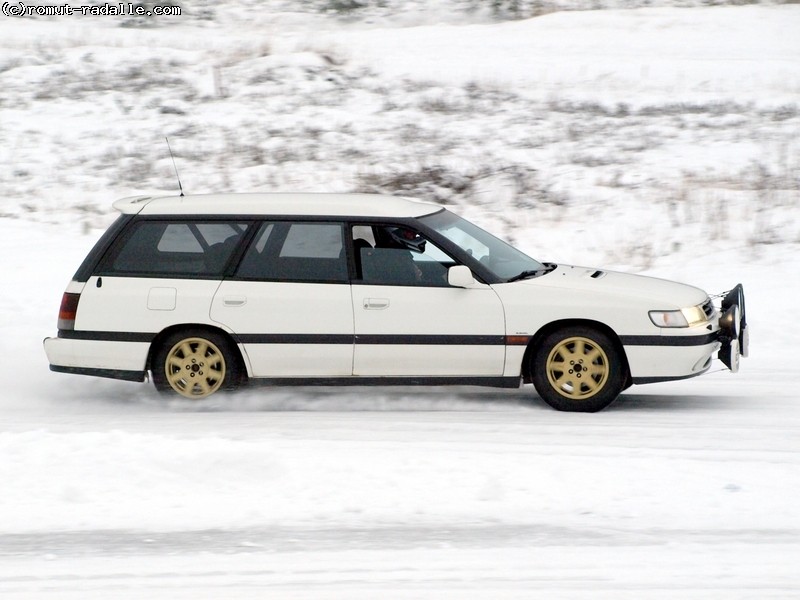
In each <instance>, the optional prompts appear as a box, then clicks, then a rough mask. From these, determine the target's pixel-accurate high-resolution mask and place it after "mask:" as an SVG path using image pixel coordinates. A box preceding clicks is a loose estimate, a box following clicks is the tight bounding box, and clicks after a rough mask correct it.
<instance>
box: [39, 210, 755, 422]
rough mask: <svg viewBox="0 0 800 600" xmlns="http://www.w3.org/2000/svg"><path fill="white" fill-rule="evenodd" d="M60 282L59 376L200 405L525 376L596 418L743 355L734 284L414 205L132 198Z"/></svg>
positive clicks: (544, 393) (507, 383) (511, 383)
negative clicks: (539, 242)
mask: <svg viewBox="0 0 800 600" xmlns="http://www.w3.org/2000/svg"><path fill="white" fill-rule="evenodd" d="M114 207H115V208H116V209H118V210H119V211H120V212H121V213H122V214H121V215H120V216H119V218H118V219H117V220H116V221H115V222H114V224H113V225H112V226H111V227H110V228H109V229H108V231H106V232H105V234H104V235H103V236H102V237H101V238H100V240H99V241H98V242H97V244H96V245H95V246H94V248H93V249H92V251H91V252H90V253H89V255H88V256H87V257H86V259H85V260H84V261H83V264H82V265H81V266H80V268H79V269H78V271H77V272H76V273H75V275H74V277H73V279H72V281H71V282H70V283H69V285H68V287H67V290H66V292H65V293H64V296H63V299H62V302H61V308H60V311H59V316H58V337H55V338H47V339H45V341H44V346H45V351H46V353H47V357H48V360H49V362H50V368H51V369H52V370H53V371H59V372H64V373H80V374H86V375H95V376H100V377H111V378H116V379H125V380H131V381H144V380H145V379H146V378H147V374H148V371H149V372H151V373H152V378H153V382H154V383H155V386H156V388H157V389H159V390H162V391H164V392H167V393H172V394H180V395H182V396H185V397H188V398H192V399H200V398H205V397H207V396H209V395H210V394H213V393H214V392H216V391H218V390H232V389H235V388H237V387H239V386H241V385H243V384H245V383H246V382H248V381H250V382H254V381H263V382H266V383H271V384H283V385H290V384H299V385H312V384H324V385H334V384H341V383H346V384H354V385H390V384H402V385H410V384H423V385H445V384H457V385H485V386H497V387H518V386H520V385H521V384H522V383H523V382H532V383H533V384H534V386H535V387H536V390H537V392H538V393H539V395H540V396H541V397H542V399H544V401H545V402H547V403H548V404H549V405H551V406H553V407H554V408H557V409H559V410H570V411H584V412H593V411H597V410H600V409H602V408H604V407H605V406H607V405H608V404H610V403H611V402H612V401H613V400H614V399H615V398H616V397H617V396H618V395H619V394H620V392H621V391H622V390H624V389H625V388H627V387H628V386H630V385H631V384H641V383H652V382H658V381H669V380H674V379H682V378H687V377H693V376H695V375H700V374H702V373H704V372H705V371H707V370H708V368H709V366H710V365H711V363H712V360H713V358H714V356H715V355H717V357H718V358H719V359H720V360H721V361H722V362H723V363H724V364H725V365H726V366H727V367H728V368H729V369H731V370H732V371H734V372H735V371H737V370H738V365H739V356H740V355H742V356H746V355H747V339H748V333H747V323H746V320H745V311H744V292H743V289H742V286H741V285H737V286H736V287H734V288H733V289H732V290H731V291H730V292H728V293H727V294H726V295H725V296H724V298H722V300H721V303H720V304H721V306H720V307H719V308H716V307H715V306H714V304H713V303H712V301H711V299H710V298H709V296H708V294H707V293H706V292H704V291H702V290H700V289H697V288H695V287H690V286H688V285H683V284H680V283H674V282H671V281H665V280H661V279H654V278H650V277H643V276H638V275H627V274H622V273H615V272H609V271H605V270H602V269H594V268H584V267H575V266H568V265H560V264H558V265H557V264H553V263H541V262H538V261H536V260H534V259H533V258H530V257H529V256H527V255H525V254H524V253H522V252H520V251H519V250H516V249H515V248H513V247H511V246H509V245H508V244H507V243H505V242H503V241H501V240H499V239H497V238H496V237H494V236H493V235H491V234H489V233H487V232H486V231H484V230H482V229H481V228H479V227H477V226H476V225H474V224H472V223H470V222H468V221H465V220H464V219H462V218H460V217H458V216H457V215H455V214H453V213H452V212H450V211H448V210H446V209H444V208H442V207H441V206H438V205H436V204H431V203H427V202H421V201H418V200H413V199H408V198H397V197H392V196H379V195H366V194H225V195H222V194H220V195H198V196H185V197H184V196H171V197H134V198H126V199H123V200H119V201H117V202H116V203H114Z"/></svg>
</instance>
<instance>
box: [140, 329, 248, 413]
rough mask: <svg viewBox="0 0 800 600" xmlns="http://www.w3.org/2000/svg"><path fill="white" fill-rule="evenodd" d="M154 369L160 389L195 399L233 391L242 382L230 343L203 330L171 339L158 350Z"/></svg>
mask: <svg viewBox="0 0 800 600" xmlns="http://www.w3.org/2000/svg"><path fill="white" fill-rule="evenodd" d="M152 370H153V383H154V384H155V386H156V389H157V390H159V391H160V392H166V393H177V394H180V395H181V396H184V397H185V398H190V399H192V400H200V399H202V398H207V397H208V396H210V395H211V394H213V393H214V392H216V391H218V390H220V389H227V390H233V389H235V388H236V387H237V386H238V385H239V383H240V382H241V379H242V376H241V373H242V370H241V368H240V367H239V362H238V361H237V360H236V356H235V355H234V352H233V350H232V349H231V346H230V344H229V343H228V341H227V340H226V339H225V338H224V337H223V336H221V335H219V334H216V333H213V332H208V331H202V330H198V331H193V330H186V331H181V332H177V333H174V334H172V335H169V336H167V337H166V338H165V339H164V340H163V341H162V342H161V343H160V344H159V346H158V348H157V349H156V351H155V354H154V356H153V362H152Z"/></svg>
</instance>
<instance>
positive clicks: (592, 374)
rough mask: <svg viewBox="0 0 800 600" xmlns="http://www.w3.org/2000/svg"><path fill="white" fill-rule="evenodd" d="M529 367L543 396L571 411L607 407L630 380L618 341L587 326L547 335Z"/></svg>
mask: <svg viewBox="0 0 800 600" xmlns="http://www.w3.org/2000/svg"><path fill="white" fill-rule="evenodd" d="M530 369H531V378H532V379H533V385H534V387H535V388H536V391H537V392H538V393H539V396H541V397H542V400H544V401H545V402H546V403H547V404H549V405H550V406H552V407H553V408H555V409H556V410H564V411H571V412H597V411H599V410H602V409H604V408H605V407H606V406H608V405H609V404H611V403H612V402H613V401H614V400H616V399H617V396H619V394H620V392H621V391H622V390H623V389H624V388H625V383H626V382H627V380H628V374H627V368H626V365H625V361H624V360H623V357H622V355H621V352H620V351H619V350H618V347H617V345H616V344H614V342H613V341H612V340H611V339H610V338H609V336H608V335H606V334H605V333H603V332H601V331H598V330H596V329H593V328H591V327H584V326H573V327H565V328H563V329H559V330H557V331H554V332H553V333H550V334H549V335H547V336H546V337H545V338H544V339H543V340H542V342H541V343H540V344H539V346H538V347H537V348H536V350H535V352H534V353H533V357H532V361H531V365H530Z"/></svg>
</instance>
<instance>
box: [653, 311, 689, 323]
mask: <svg viewBox="0 0 800 600" xmlns="http://www.w3.org/2000/svg"><path fill="white" fill-rule="evenodd" d="M648 314H649V315H650V320H651V321H652V322H653V325H655V326H656V327H688V326H689V321H687V320H686V317H685V316H683V312H681V311H679V310H651V311H650V312H649V313H648Z"/></svg>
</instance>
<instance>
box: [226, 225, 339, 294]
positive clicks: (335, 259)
mask: <svg viewBox="0 0 800 600" xmlns="http://www.w3.org/2000/svg"><path fill="white" fill-rule="evenodd" d="M236 275H237V276H238V277H241V278H244V279H259V280H264V281H306V282H319V283H343V282H346V281H347V280H348V277H347V259H346V258H345V254H344V243H343V236H342V225H341V224H339V223H287V222H272V223H264V224H263V225H261V228H260V230H259V231H258V233H257V234H256V236H255V240H254V242H253V244H251V246H250V248H249V249H248V250H247V252H246V253H245V255H244V258H243V259H242V262H241V264H240V265H239V270H238V271H237V273H236Z"/></svg>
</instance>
